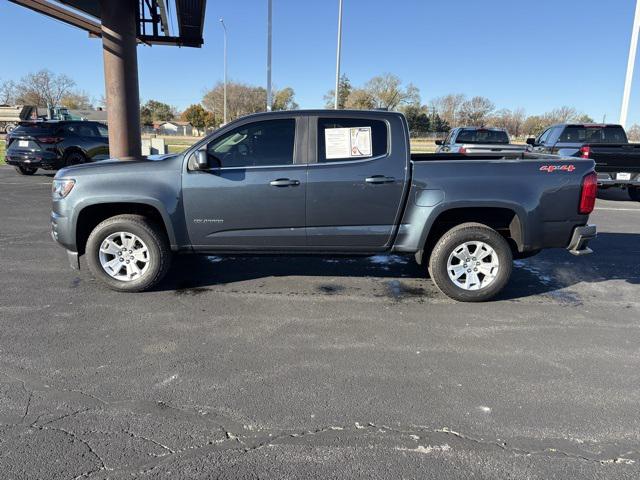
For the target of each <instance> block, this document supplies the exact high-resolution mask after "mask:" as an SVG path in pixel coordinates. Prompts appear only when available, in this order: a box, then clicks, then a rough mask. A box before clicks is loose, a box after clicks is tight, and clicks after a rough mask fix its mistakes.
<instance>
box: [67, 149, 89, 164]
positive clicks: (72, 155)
mask: <svg viewBox="0 0 640 480" xmlns="http://www.w3.org/2000/svg"><path fill="white" fill-rule="evenodd" d="M81 163H87V157H86V155H85V154H84V153H82V152H80V151H78V150H71V151H70V152H67V153H65V154H64V165H65V166H66V167H70V166H71V165H80V164H81Z"/></svg>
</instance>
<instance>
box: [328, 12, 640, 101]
mask: <svg viewBox="0 0 640 480" xmlns="http://www.w3.org/2000/svg"><path fill="white" fill-rule="evenodd" d="M338 1H339V4H338V47H337V49H336V89H335V102H334V108H335V109H336V110H337V109H338V98H339V96H340V92H339V88H340V50H341V49H342V0H338ZM638 1H640V0H638Z"/></svg>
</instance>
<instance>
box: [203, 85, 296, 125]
mask: <svg viewBox="0 0 640 480" xmlns="http://www.w3.org/2000/svg"><path fill="white" fill-rule="evenodd" d="M273 99H274V102H273V109H274V110H294V109H296V108H298V104H297V103H296V102H295V92H294V90H293V88H291V87H286V88H283V89H282V90H275V91H274V92H273ZM202 105H204V107H205V108H206V109H207V110H208V111H209V112H212V113H213V114H214V115H215V118H216V120H217V121H218V122H217V123H219V121H221V117H222V112H223V111H224V84H223V83H222V82H218V83H217V84H216V85H215V86H214V87H213V88H212V89H211V90H209V91H207V92H205V94H204V97H203V99H202ZM266 109H267V90H266V89H265V88H263V87H257V86H253V85H247V84H245V83H240V82H228V83H227V120H228V121H231V120H235V119H236V118H238V117H242V116H244V115H249V114H250V113H257V112H264V111H265V110H266Z"/></svg>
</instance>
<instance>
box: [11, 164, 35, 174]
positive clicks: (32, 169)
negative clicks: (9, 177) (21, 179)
mask: <svg viewBox="0 0 640 480" xmlns="http://www.w3.org/2000/svg"><path fill="white" fill-rule="evenodd" d="M37 171H38V168H37V167H25V166H22V165H16V172H18V173H19V174H20V175H33V174H34V173H36V172H37Z"/></svg>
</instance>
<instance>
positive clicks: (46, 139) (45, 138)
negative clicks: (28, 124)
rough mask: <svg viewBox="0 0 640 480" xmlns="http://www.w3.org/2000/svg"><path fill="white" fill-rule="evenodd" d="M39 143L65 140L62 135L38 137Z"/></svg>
mask: <svg viewBox="0 0 640 480" xmlns="http://www.w3.org/2000/svg"><path fill="white" fill-rule="evenodd" d="M36 140H38V142H39V143H58V142H61V141H62V140H63V138H62V137H37V138H36Z"/></svg>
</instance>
